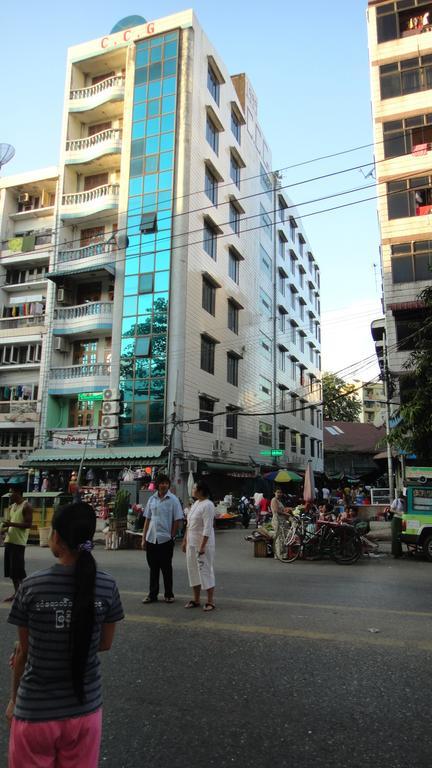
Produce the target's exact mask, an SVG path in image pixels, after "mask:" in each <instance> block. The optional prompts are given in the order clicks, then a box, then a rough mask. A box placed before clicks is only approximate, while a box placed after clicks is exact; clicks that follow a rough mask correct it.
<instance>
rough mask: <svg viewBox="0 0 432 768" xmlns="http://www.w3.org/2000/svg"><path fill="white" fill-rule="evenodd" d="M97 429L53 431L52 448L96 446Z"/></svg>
mask: <svg viewBox="0 0 432 768" xmlns="http://www.w3.org/2000/svg"><path fill="white" fill-rule="evenodd" d="M97 441H98V433H97V430H95V431H92V432H88V431H86V430H83V431H82V432H54V434H53V436H52V444H53V448H84V446H87V448H97Z"/></svg>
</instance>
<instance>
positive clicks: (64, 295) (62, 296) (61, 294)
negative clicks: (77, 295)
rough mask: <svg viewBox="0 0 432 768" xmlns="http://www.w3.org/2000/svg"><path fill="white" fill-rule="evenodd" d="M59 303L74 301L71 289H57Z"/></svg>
mask: <svg viewBox="0 0 432 768" xmlns="http://www.w3.org/2000/svg"><path fill="white" fill-rule="evenodd" d="M57 303H58V304H71V303H72V294H71V292H70V291H67V290H66V289H65V288H59V289H58V291H57Z"/></svg>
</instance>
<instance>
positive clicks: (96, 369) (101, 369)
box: [50, 363, 111, 381]
mask: <svg viewBox="0 0 432 768" xmlns="http://www.w3.org/2000/svg"><path fill="white" fill-rule="evenodd" d="M110 373H111V366H110V365H108V364H107V363H88V364H87V365H69V366H67V367H65V368H51V371H50V378H51V379H54V380H56V381H62V380H64V379H82V378H84V377H88V376H109V375H110Z"/></svg>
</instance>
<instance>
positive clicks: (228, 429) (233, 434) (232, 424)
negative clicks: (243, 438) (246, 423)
mask: <svg viewBox="0 0 432 768" xmlns="http://www.w3.org/2000/svg"><path fill="white" fill-rule="evenodd" d="M237 411H238V408H235V407H231V406H227V415H226V421H225V433H226V436H227V437H229V438H231V439H232V440H237V438H238V413H237Z"/></svg>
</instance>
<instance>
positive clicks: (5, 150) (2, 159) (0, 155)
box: [0, 144, 15, 171]
mask: <svg viewBox="0 0 432 768" xmlns="http://www.w3.org/2000/svg"><path fill="white" fill-rule="evenodd" d="M14 154H15V147H13V146H12V144H0V171H1V169H2V168H3V166H4V165H6V163H8V162H9V160H12V158H13V156H14Z"/></svg>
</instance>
